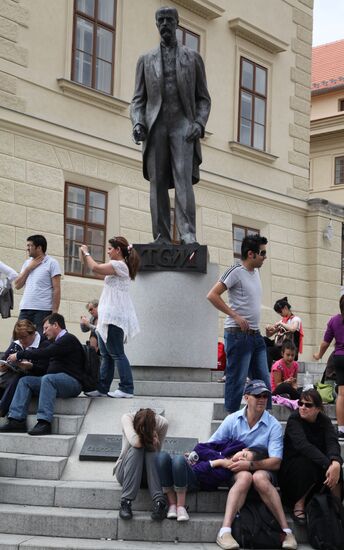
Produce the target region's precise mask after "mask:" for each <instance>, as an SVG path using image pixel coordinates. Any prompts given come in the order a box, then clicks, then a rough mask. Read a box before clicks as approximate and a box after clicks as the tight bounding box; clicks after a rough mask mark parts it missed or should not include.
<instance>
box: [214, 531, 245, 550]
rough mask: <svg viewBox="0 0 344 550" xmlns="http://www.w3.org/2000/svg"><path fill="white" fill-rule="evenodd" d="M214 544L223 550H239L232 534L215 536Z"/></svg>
mask: <svg viewBox="0 0 344 550" xmlns="http://www.w3.org/2000/svg"><path fill="white" fill-rule="evenodd" d="M216 543H217V544H218V545H219V546H220V548H223V550H236V548H240V547H239V544H238V543H237V541H236V540H235V538H234V537H233V535H232V533H228V532H227V533H223V535H222V536H221V537H220V535H217V539H216Z"/></svg>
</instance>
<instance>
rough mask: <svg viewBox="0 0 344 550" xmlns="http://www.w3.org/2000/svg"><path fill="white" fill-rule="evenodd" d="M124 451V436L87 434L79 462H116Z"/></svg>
mask: <svg viewBox="0 0 344 550" xmlns="http://www.w3.org/2000/svg"><path fill="white" fill-rule="evenodd" d="M121 449H122V435H108V434H87V436H86V439H85V442H84V444H83V446H82V449H81V451H80V455H79V460H97V461H103V462H104V461H109V462H114V461H115V460H117V458H118V457H119V455H120V452H121Z"/></svg>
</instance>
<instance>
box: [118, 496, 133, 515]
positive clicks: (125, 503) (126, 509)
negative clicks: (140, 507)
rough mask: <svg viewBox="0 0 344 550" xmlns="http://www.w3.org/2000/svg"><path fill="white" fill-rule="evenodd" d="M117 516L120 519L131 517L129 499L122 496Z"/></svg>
mask: <svg viewBox="0 0 344 550" xmlns="http://www.w3.org/2000/svg"><path fill="white" fill-rule="evenodd" d="M119 517H120V518H122V519H131V518H132V517H133V513H132V511H131V500H128V499H126V498H122V500H121V507H120V509H119Z"/></svg>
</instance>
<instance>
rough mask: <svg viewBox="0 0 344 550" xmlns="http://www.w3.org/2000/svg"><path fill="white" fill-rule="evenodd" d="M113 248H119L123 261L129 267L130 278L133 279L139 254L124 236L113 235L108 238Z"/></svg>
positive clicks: (138, 265)
mask: <svg viewBox="0 0 344 550" xmlns="http://www.w3.org/2000/svg"><path fill="white" fill-rule="evenodd" d="M109 244H111V246H112V247H113V248H117V247H119V248H120V249H121V252H122V255H123V258H124V261H125V263H126V264H127V266H128V269H129V275H130V279H132V280H134V279H135V277H136V274H137V272H138V270H139V267H140V256H139V254H138V252H137V251H136V250H135V248H134V247H133V245H132V244H129V242H128V241H127V239H126V238H125V237H114V238H113V239H110V240H109Z"/></svg>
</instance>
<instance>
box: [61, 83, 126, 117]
mask: <svg viewBox="0 0 344 550" xmlns="http://www.w3.org/2000/svg"><path fill="white" fill-rule="evenodd" d="M57 82H58V85H59V86H60V88H61V90H62V91H63V93H64V94H65V95H66V96H68V97H73V98H74V99H79V100H80V101H83V102H84V103H88V104H89V105H93V106H96V107H99V108H100V109H105V110H106V111H111V112H114V111H115V112H117V113H123V112H124V111H125V110H126V109H127V108H128V106H129V105H130V103H128V102H127V101H123V100H121V99H117V98H116V97H113V96H111V95H109V94H106V93H104V92H100V91H99V90H93V89H92V88H89V87H88V86H83V85H82V84H78V83H77V82H72V81H71V80H67V79H65V78H58V79H57Z"/></svg>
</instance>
